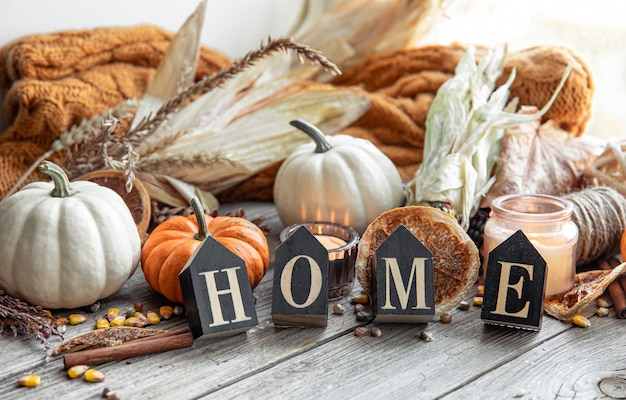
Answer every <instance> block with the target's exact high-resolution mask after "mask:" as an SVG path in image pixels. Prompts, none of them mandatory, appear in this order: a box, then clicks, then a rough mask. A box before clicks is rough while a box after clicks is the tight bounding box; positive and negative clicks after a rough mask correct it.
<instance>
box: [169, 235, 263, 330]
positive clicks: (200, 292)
mask: <svg viewBox="0 0 626 400" xmlns="http://www.w3.org/2000/svg"><path fill="white" fill-rule="evenodd" d="M178 278H179V280H180V285H181V287H182V290H183V299H184V301H185V315H186V317H187V320H188V323H189V330H190V331H191V333H192V334H193V337H194V339H198V338H206V337H213V336H222V335H227V334H234V333H239V332H244V331H246V330H248V329H249V328H251V327H252V326H255V325H257V323H258V322H257V315H256V309H255V305H254V297H253V296H252V288H251V287H250V280H249V278H248V272H247V270H246V263H245V262H244V261H243V260H242V259H241V258H240V257H239V256H237V255H236V254H235V253H233V252H231V251H230V250H228V249H227V248H226V247H224V246H222V245H221V244H220V243H219V242H218V241H216V240H215V239H213V238H212V237H208V238H207V239H206V240H205V241H204V242H203V243H202V244H201V245H200V246H199V247H198V249H197V250H196V252H195V253H194V254H193V255H192V257H191V258H190V259H189V260H188V261H187V264H186V265H185V267H184V268H183V269H182V270H181V272H180V274H179V275H178Z"/></svg>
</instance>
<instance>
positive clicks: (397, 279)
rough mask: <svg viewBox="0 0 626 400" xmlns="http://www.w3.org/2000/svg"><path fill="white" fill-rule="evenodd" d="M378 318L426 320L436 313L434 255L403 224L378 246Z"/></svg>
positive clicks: (375, 299)
mask: <svg viewBox="0 0 626 400" xmlns="http://www.w3.org/2000/svg"><path fill="white" fill-rule="evenodd" d="M372 279H373V282H372V283H373V285H372V286H373V287H374V296H373V305H372V308H373V313H374V321H375V322H404V323H425V322H429V321H431V320H432V318H433V316H434V314H435V289H434V274H433V255H432V252H431V251H430V250H429V249H428V248H427V247H426V246H424V244H423V243H422V242H421V241H420V240H419V239H418V238H417V237H415V235H413V234H412V233H411V232H410V231H409V230H408V229H407V228H406V226H404V225H400V226H398V228H397V229H396V230H395V231H394V232H393V233H392V234H391V235H390V236H389V237H388V238H387V239H386V240H385V241H384V242H383V243H381V245H380V246H379V247H378V249H376V273H375V274H373V277H372Z"/></svg>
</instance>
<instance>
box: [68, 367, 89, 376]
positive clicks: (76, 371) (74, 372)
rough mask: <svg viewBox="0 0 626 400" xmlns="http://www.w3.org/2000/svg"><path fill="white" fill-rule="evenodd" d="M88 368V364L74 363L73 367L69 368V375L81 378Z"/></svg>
mask: <svg viewBox="0 0 626 400" xmlns="http://www.w3.org/2000/svg"><path fill="white" fill-rule="evenodd" d="M88 369H89V367H88V366H87V365H74V366H73V367H70V368H68V370H67V376H68V377H69V378H70V379H76V378H80V377H81V376H83V375H85V372H87V370H88Z"/></svg>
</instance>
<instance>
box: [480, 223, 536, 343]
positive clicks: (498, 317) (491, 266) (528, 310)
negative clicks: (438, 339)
mask: <svg viewBox="0 0 626 400" xmlns="http://www.w3.org/2000/svg"><path fill="white" fill-rule="evenodd" d="M545 287H546V262H545V260H544V259H543V257H541V255H540V254H539V252H538V251H537V250H536V249H535V247H534V246H533V245H532V243H530V241H529V240H528V238H527V237H526V235H524V232H522V231H521V230H519V231H517V232H515V233H514V234H513V235H511V237H509V238H508V239H507V240H505V241H504V242H502V243H501V244H500V245H499V246H498V247H496V248H495V249H493V250H492V251H491V252H490V253H489V261H488V265H487V272H486V274H485V293H484V297H483V306H482V312H481V319H482V320H483V321H484V322H485V323H488V324H493V325H503V326H510V327H516V328H522V329H528V330H533V331H538V330H539V329H541V317H542V315H543V298H544V294H545Z"/></svg>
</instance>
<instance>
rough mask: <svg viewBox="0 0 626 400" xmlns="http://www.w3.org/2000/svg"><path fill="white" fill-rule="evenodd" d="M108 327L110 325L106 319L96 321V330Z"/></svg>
mask: <svg viewBox="0 0 626 400" xmlns="http://www.w3.org/2000/svg"><path fill="white" fill-rule="evenodd" d="M110 327H111V324H110V323H109V320H108V319H107V318H104V317H102V318H98V320H97V321H96V329H104V328H110Z"/></svg>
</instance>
